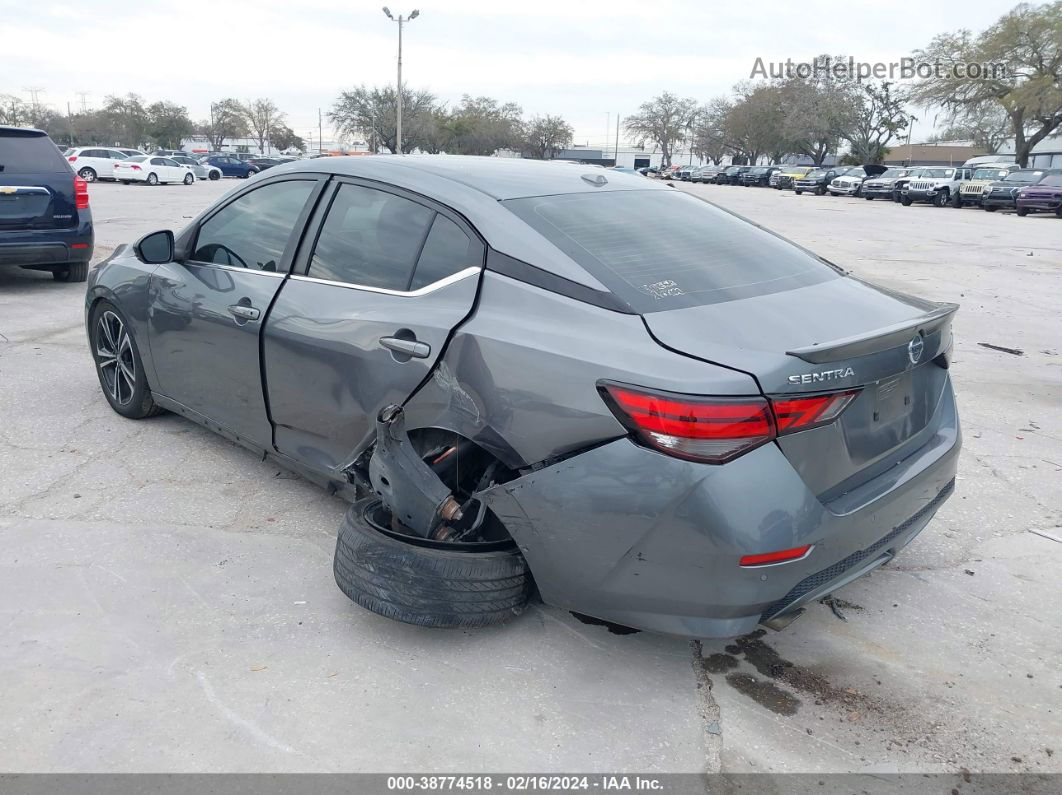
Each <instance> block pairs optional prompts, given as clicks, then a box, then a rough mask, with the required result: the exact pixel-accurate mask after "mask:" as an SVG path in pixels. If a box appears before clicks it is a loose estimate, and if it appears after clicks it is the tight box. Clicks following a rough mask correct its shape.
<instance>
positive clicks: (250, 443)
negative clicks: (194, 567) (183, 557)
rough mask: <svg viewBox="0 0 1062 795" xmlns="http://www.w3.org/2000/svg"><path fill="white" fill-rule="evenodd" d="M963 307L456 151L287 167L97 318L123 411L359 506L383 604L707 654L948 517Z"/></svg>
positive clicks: (706, 222) (106, 267) (121, 266)
mask: <svg viewBox="0 0 1062 795" xmlns="http://www.w3.org/2000/svg"><path fill="white" fill-rule="evenodd" d="M955 310H956V306H955V305H953V304H937V303H931V302H928V301H923V300H921V299H918V298H912V297H910V296H905V295H901V294H899V293H896V292H892V291H889V290H884V289H881V288H878V287H874V286H872V285H869V284H867V283H865V282H862V281H860V280H858V279H856V278H853V277H851V276H849V275H846V274H845V272H844V271H843V270H841V269H840V268H838V267H836V266H834V265H831V264H830V263H829V262H827V261H825V260H823V259H821V258H820V257H817V256H816V255H814V254H812V253H810V252H808V251H806V250H804V249H802V248H800V247H798V246H796V245H794V244H792V243H790V242H787V241H786V240H784V239H782V238H780V237H778V236H776V235H774V234H772V233H771V232H769V231H767V230H765V229H763V228H762V227H760V226H757V225H756V224H754V223H751V222H749V221H747V220H744V219H742V218H740V217H738V216H735V215H733V214H731V213H729V212H727V211H725V210H722V209H720V208H718V207H716V206H714V205H712V204H710V203H707V202H704V201H701V200H699V199H697V198H694V197H692V196H690V195H687V194H684V193H682V192H680V191H676V190H674V189H672V188H668V187H666V186H664V185H661V184H658V183H652V182H650V181H648V180H645V179H643V178H642V177H640V176H630V175H626V174H619V173H614V172H605V171H602V170H600V169H590V168H587V167H585V166H579V165H566V164H558V163H542V162H530V161H522V160H510V159H501V158H473V157H455V156H450V157H447V156H423V157H418V156H412V157H410V156H406V157H359V158H354V157H350V158H322V159H318V160H310V161H300V162H295V163H290V164H287V165H282V166H278V167H276V168H272V169H270V170H269V171H268V172H267V173H266V174H263V175H260V176H258V177H255V178H253V179H251V180H249V181H248V182H246V183H242V184H241V185H240V186H239V187H238V188H236V189H235V190H233V191H232V192H231V193H229V194H228V195H227V196H225V197H224V198H222V199H220V200H219V201H218V202H217V203H215V204H214V205H213V206H212V207H210V208H209V209H208V210H206V211H205V212H203V213H202V214H201V215H200V216H199V217H198V218H196V219H195V220H194V221H193V222H192V223H191V224H190V225H189V226H188V227H187V228H185V229H184V230H182V231H181V232H180V233H179V234H177V235H176V236H174V234H173V233H172V232H170V231H161V232H156V233H154V234H151V235H147V236H146V237H144V238H142V239H141V240H140V241H139V242H138V243H136V244H135V245H132V246H129V245H125V246H121V247H119V248H118V249H117V250H116V251H115V252H114V254H113V255H112V256H111V257H109V258H108V259H107V260H106V261H105V262H104V263H103V264H102V265H101V266H100V267H98V268H97V269H95V270H94V271H93V272H92V274H91V276H90V281H89V287H88V295H87V302H86V314H87V329H88V334H89V338H90V341H91V346H92V354H93V357H94V359H95V363H96V367H97V372H98V375H99V380H100V385H101V387H102V388H103V393H104V396H105V397H106V399H107V401H108V402H109V403H110V405H111V406H112V407H113V408H114V410H115V411H117V412H118V413H119V414H121V415H123V416H125V417H129V418H131V419H140V418H143V417H147V416H150V415H152V414H156V413H158V412H160V411H163V410H168V411H171V412H176V413H178V414H181V415H183V416H185V417H188V418H190V419H193V420H195V421H196V422H199V423H201V424H203V425H205V426H207V427H209V428H211V429H213V430H215V431H217V432H219V433H222V434H224V435H225V436H227V437H229V438H230V439H233V440H235V441H237V442H239V443H241V444H243V445H245V446H246V447H248V448H250V449H252V450H254V451H255V452H256V453H258V454H260V455H263V456H268V457H269V458H271V459H273V460H275V461H277V462H278V463H280V464H282V465H284V466H286V467H289V468H291V469H293V470H295V471H298V472H300V473H302V474H303V475H305V476H306V477H308V478H310V479H312V480H314V481H316V482H318V483H320V484H321V485H322V486H324V487H325V488H327V489H328V490H329V491H331V492H333V493H340V494H342V495H344V496H346V497H347V498H348V499H350V500H351V501H352V503H353V504H352V506H351V508H350V510H349V512H348V515H347V517H346V519H345V521H344V523H343V526H342V527H341V528H340V530H339V537H338V541H337V546H336V555H335V563H334V571H335V577H336V581H337V583H338V584H339V586H340V588H341V589H342V590H343V591H344V593H346V594H347V595H348V596H349V597H350V598H351V599H353V600H354V601H355V602H357V603H358V604H359V605H361V606H363V607H365V608H367V609H369V610H372V611H374V612H377V613H379V614H382V615H385V616H389V617H391V618H395V619H398V620H401V621H406V622H410V623H414V624H420V625H423V626H434V627H468V626H482V625H486V624H491V623H495V622H498V621H501V620H504V619H506V618H509V617H511V616H513V615H514V614H515V613H518V612H519V611H520V609H521V608H522V607H523V606H524V604H525V603H526V602H527V600H528V599H529V598H530V597H531V596H532V594H533V593H535V592H536V591H537V593H538V594H539V595H540V596H541V598H542V599H543V600H544V601H545V602H547V603H549V604H552V605H556V606H558V607H561V608H566V609H569V610H573V611H577V612H579V613H582V614H588V615H590V616H593V617H596V618H599V619H603V620H606V621H611V622H615V623H619V624H624V625H627V626H632V627H638V628H643V629H648V630H653V631H657V632H665V633H671V634H675V635H683V636H694V637H715V636H732V635H738V634H741V633H744V632H747V631H748V630H750V629H752V628H753V627H755V626H756V625H757V624H761V623H762V624H765V625H767V626H770V627H774V628H780V627H782V626H784V625H785V624H787V623H788V622H789V621H791V620H792V619H793V618H794V617H796V616H797V615H799V614H800V612H801V605H803V604H805V603H807V602H808V601H810V600H813V599H817V598H821V597H822V596H824V595H826V594H829V593H830V592H832V591H834V590H835V589H837V588H839V587H841V586H842V585H844V584H846V583H848V582H850V581H851V580H853V579H855V578H856V577H859V576H861V575H863V574H865V573H867V572H869V571H871V570H872V569H874V568H875V567H877V566H879V565H881V564H883V563H886V562H888V561H889V560H891V559H892V558H893V557H894V556H895V555H896V554H897V553H898V552H899V551H900V550H901V549H902V548H903V547H904V546H905V545H906V544H907V543H908V542H910V541H911V539H912V538H913V537H914V536H915V535H917V534H918V533H919V532H920V531H921V530H922V529H923V528H924V527H925V526H926V524H927V523H928V522H929V520H930V519H931V518H932V517H933V515H934V513H935V512H936V511H937V509H938V508H939V507H940V506H941V504H943V502H944V500H946V499H947V498H948V496H949V495H950V494H951V492H952V489H953V487H954V482H955V470H956V460H957V457H958V452H959V446H960V439H961V437H960V431H959V423H958V417H957V415H956V408H955V399H954V396H953V394H952V386H951V380H950V378H949V376H948V363H949V356H950V353H951V345H952V336H951V321H952V316H953V314H954V312H955ZM162 454H163V455H164V454H165V451H162Z"/></svg>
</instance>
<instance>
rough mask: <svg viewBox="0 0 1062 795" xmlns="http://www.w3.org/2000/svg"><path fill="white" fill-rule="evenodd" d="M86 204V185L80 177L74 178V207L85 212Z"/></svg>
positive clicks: (87, 198) (87, 199)
mask: <svg viewBox="0 0 1062 795" xmlns="http://www.w3.org/2000/svg"><path fill="white" fill-rule="evenodd" d="M88 202H89V197H88V183H87V182H85V180H83V179H81V177H74V206H75V207H77V209H79V210H87V209H88V206H89V205H88Z"/></svg>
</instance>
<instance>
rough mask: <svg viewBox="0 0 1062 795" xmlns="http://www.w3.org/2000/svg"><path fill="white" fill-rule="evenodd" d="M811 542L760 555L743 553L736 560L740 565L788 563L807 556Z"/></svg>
mask: <svg viewBox="0 0 1062 795" xmlns="http://www.w3.org/2000/svg"><path fill="white" fill-rule="evenodd" d="M809 552H811V544H805V545H804V546H802V547H793V548H792V549H779V550H778V551H777V552H765V553H763V554H761V555H745V556H744V557H742V558H741V560H740V561H738V564H739V565H741V566H773V565H774V564H776V563H789V562H791V561H794V560H800V559H801V558H804V557H807V555H808V553H809Z"/></svg>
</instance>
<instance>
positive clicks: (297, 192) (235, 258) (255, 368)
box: [148, 177, 323, 447]
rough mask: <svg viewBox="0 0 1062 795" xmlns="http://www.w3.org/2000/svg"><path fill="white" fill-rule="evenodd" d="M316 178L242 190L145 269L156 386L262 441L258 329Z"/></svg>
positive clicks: (266, 437)
mask: <svg viewBox="0 0 1062 795" xmlns="http://www.w3.org/2000/svg"><path fill="white" fill-rule="evenodd" d="M319 186H323V182H322V181H321V180H318V179H314V178H312V177H299V178H290V179H278V180H274V181H271V182H267V183H265V184H264V185H260V186H255V187H254V188H253V189H251V190H247V191H244V192H243V193H241V194H239V195H238V196H237V197H236V198H234V199H233V200H232V201H230V202H229V203H228V204H225V205H224V206H222V207H221V208H220V209H218V210H217V211H216V212H214V213H213V214H212V215H210V216H208V217H207V218H206V219H205V220H204V221H203V222H201V224H200V226H199V229H198V230H197V233H196V236H195V241H194V242H193V243H192V245H191V246H190V248H189V253H188V256H187V257H186V258H185V259H184V260H183V261H181V262H172V263H167V264H165V265H162V266H160V267H159V268H158V270H156V271H155V272H154V274H152V276H151V282H152V283H151V291H150V296H151V297H150V299H149V300H150V308H149V314H150V322H149V328H148V339H149V344H150V345H151V353H152V357H153V359H154V361H155V368H156V380H157V382H158V383H157V384H156V385H155V388H156V389H157V390H158V391H159V392H161V393H162V394H163V395H165V396H167V397H169V398H171V399H173V400H176V401H178V402H179V403H181V404H183V405H184V406H186V407H187V408H190V409H192V410H194V411H195V412H197V413H199V414H201V415H203V416H205V417H207V418H209V419H210V420H212V421H213V422H214V423H216V424H218V425H220V426H222V427H223V428H225V429H227V430H228V431H229V432H231V433H232V434H234V435H235V436H237V437H239V438H241V439H244V440H249V441H251V442H253V443H254V444H256V445H259V446H262V447H268V446H269V444H270V442H271V435H272V434H271V429H270V425H269V419H268V416H267V413H266V408H265V399H264V397H263V394H262V373H261V362H260V359H259V355H258V340H259V333H260V332H261V329H262V323H263V322H264V321H265V318H266V314H267V313H268V311H269V307H270V305H271V303H272V301H273V298H274V296H275V295H276V293H277V291H278V290H279V289H280V285H281V284H282V283H283V281H284V278H285V276H286V275H287V272H288V269H289V266H290V263H291V256H292V252H293V250H294V246H295V244H296V242H297V240H298V237H299V232H300V231H301V230H302V228H303V227H304V226H305V223H306V217H307V216H308V214H309V209H310V206H311V204H312V200H313V198H314V197H315V196H316V195H317V193H318V192H319V190H320V188H319Z"/></svg>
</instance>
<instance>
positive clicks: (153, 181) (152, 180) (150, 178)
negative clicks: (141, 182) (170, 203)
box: [147, 173, 159, 185]
mask: <svg viewBox="0 0 1062 795" xmlns="http://www.w3.org/2000/svg"><path fill="white" fill-rule="evenodd" d="M147 184H148V185H158V184H159V178H158V176H156V175H155V174H154V173H151V174H148V175H147Z"/></svg>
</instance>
